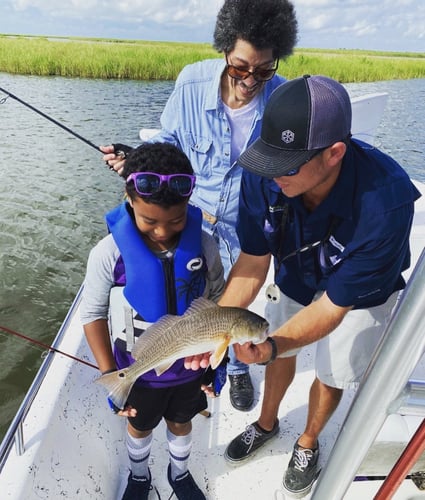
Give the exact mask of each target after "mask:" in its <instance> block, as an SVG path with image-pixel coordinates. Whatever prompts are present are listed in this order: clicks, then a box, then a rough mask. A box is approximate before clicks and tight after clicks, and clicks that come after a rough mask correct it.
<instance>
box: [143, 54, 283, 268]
mask: <svg viewBox="0 0 425 500" xmlns="http://www.w3.org/2000/svg"><path fill="white" fill-rule="evenodd" d="M224 69H225V61H224V59H210V60H204V61H200V62H197V63H195V64H190V65H188V66H186V67H185V68H184V69H183V70H182V71H181V73H180V75H179V76H178V78H177V80H176V85H175V88H174V90H173V92H172V94H171V96H170V98H169V99H168V102H167V104H166V106H165V108H164V111H163V113H162V115H161V131H160V132H159V134H157V135H155V136H154V137H153V138H152V139H151V141H161V142H169V143H172V144H174V145H175V146H177V147H179V148H180V149H181V150H182V151H184V153H186V155H187V156H188V157H189V159H190V162H191V164H192V167H193V169H194V171H195V175H196V186H195V189H194V191H193V194H192V196H191V203H193V204H194V205H196V206H198V207H200V208H201V209H202V210H203V211H205V212H207V213H208V214H210V215H212V216H213V217H215V218H216V219H217V222H216V223H215V224H211V223H210V222H208V221H207V220H204V228H205V229H206V230H207V231H208V232H209V233H211V234H213V235H214V237H215V238H216V240H217V241H218V244H219V246H220V255H221V258H222V261H223V266H224V269H225V274H226V276H227V274H228V273H229V271H230V268H231V266H232V265H233V263H234V262H235V260H236V259H237V257H238V255H239V252H240V247H239V241H238V237H237V234H236V220H237V215H238V205H239V191H240V181H241V175H242V168H241V167H240V166H239V165H238V164H237V163H236V162H234V163H233V164H231V159H230V152H231V130H230V125H229V122H228V120H227V117H226V114H225V111H224V106H223V101H222V100H221V96H220V80H221V75H222V74H223V71H224ZM284 81H285V80H284V79H283V78H282V77H280V76H278V75H275V76H274V77H273V78H272V79H271V80H270V81H268V82H266V83H265V85H264V88H263V90H262V91H261V94H260V95H259V96H258V97H259V98H258V101H257V107H256V109H255V114H254V119H253V123H252V126H251V131H250V133H249V136H248V137H247V138H246V143H245V148H246V147H247V146H248V145H249V144H251V143H252V142H253V141H254V140H255V139H256V138H257V137H258V136H259V134H260V129H261V118H262V115H263V111H264V107H265V105H266V102H267V100H268V98H269V96H270V94H271V92H272V91H273V90H274V89H275V88H276V87H277V86H278V85H280V84H281V83H283V82H284ZM245 148H244V149H245Z"/></svg>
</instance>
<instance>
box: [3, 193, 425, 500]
mask: <svg viewBox="0 0 425 500" xmlns="http://www.w3.org/2000/svg"><path fill="white" fill-rule="evenodd" d="M421 187H422V191H423V192H425V190H424V188H425V187H424V186H423V185H422V186H421ZM415 221H416V222H420V224H415V229H414V231H413V233H412V245H413V248H412V250H413V255H414V258H415V259H417V257H418V256H419V253H420V252H421V250H422V249H423V248H424V246H425V224H424V222H425V200H424V199H421V200H420V202H419V203H418V205H417V213H416V216H415ZM264 300H265V299H264V294H260V297H259V299H258V300H257V301H256V303H255V304H254V307H253V309H254V310H256V311H257V312H259V313H262V311H263V308H264ZM65 332H66V335H64V337H63V340H62V341H61V342H60V343H59V344H58V345H56V346H55V347H56V348H57V349H60V350H62V351H64V352H67V353H71V354H74V355H76V356H77V357H80V358H83V359H86V360H91V361H92V358H91V355H90V353H89V350H88V347H87V345H86V342H85V339H84V335H83V331H82V327H81V325H80V322H79V314H78V308H76V309H75V310H74V312H73V314H72V315H71V316H70V318H68V320H67V321H66V323H65ZM49 356H51V358H52V362H51V366H50V368H49V369H48V370H47V373H46V377H45V379H44V382H43V384H42V385H41V388H40V390H39V391H38V393H37V394H36V396H35V399H34V401H33V403H32V405H31V407H30V409H29V412H28V415H27V416H26V418H25V420H24V424H23V442H24V447H25V452H24V453H23V454H22V455H21V456H18V455H17V454H16V450H15V447H13V448H12V450H11V452H10V455H9V458H8V460H7V461H6V463H5V465H4V468H3V470H2V472H1V474H0V491H1V494H0V497H1V498H2V499H3V498H5V499H6V498H7V499H13V500H17V499H20V500H24V499H25V500H33V499H34V500H35V499H53V498H55V499H56V498H68V499H84V500H85V499H99V500H118V499H120V498H121V495H122V491H123V488H124V487H125V483H126V479H127V475H128V459H127V456H126V449H125V442H124V435H125V419H124V418H120V417H117V416H115V415H113V414H112V413H111V412H110V410H109V409H108V406H107V402H106V393H105V391H104V389H103V388H102V387H101V386H99V385H97V384H94V383H93V380H94V379H95V378H96V377H97V376H98V372H97V371H96V370H95V369H93V368H91V367H89V366H86V365H83V364H81V363H78V362H76V361H73V360H71V359H69V358H67V357H64V356H62V355H59V354H57V353H56V354H53V353H50V355H49ZM313 357H314V348H313V347H311V346H310V347H307V348H305V349H304V351H303V352H302V354H300V356H299V359H298V370H297V375H296V379H295V382H294V383H293V385H292V386H291V388H290V389H289V391H288V394H287V396H286V397H285V399H284V401H283V402H282V404H281V408H280V412H279V419H280V432H279V435H278V436H277V437H276V438H274V439H273V440H272V441H270V443H269V444H267V445H266V446H265V447H264V449H261V450H259V451H258V452H257V453H256V455H255V456H254V457H253V458H252V459H250V460H248V461H247V462H246V463H245V464H243V465H240V466H237V467H234V466H230V465H229V464H227V463H226V462H225V460H224V458H223V454H224V450H225V448H226V446H227V444H228V443H229V441H230V440H231V439H233V438H234V437H235V436H236V435H237V434H238V433H239V432H241V431H243V430H244V428H245V426H246V425H248V424H249V423H251V422H252V421H254V420H255V419H256V418H257V417H258V415H259V412H260V404H261V394H262V390H263V372H264V367H261V366H257V365H254V366H252V367H251V373H252V377H253V381H254V385H255V405H254V407H253V409H252V410H251V411H250V412H247V413H243V412H239V411H237V410H235V409H233V407H232V406H231V405H230V402H229V397H228V384H226V385H225V387H224V389H223V392H222V394H221V396H220V397H219V398H217V399H213V400H210V401H209V409H210V411H211V417H210V418H206V417H204V416H202V415H197V416H196V417H195V419H194V421H193V429H194V430H193V436H194V445H193V451H192V455H191V459H190V470H191V472H192V474H193V476H194V477H195V479H196V481H197V482H198V484H199V485H200V487H201V488H202V489H203V490H204V492H205V493H206V495H207V498H208V499H211V500H233V499H234V498H243V499H244V500H245V499H246V500H258V499H259V498H261V499H270V500H273V499H278V500H282V499H284V498H285V496H284V495H283V493H282V489H281V481H282V476H283V473H284V470H285V468H286V465H287V463H288V461H289V459H290V455H291V452H292V447H293V444H294V442H295V440H296V439H297V437H298V435H299V434H300V432H301V431H302V429H303V426H304V422H305V417H306V411H307V408H306V403H307V398H308V390H309V387H310V383H311V382H312V380H313V377H314V371H313ZM414 378H421V379H422V380H425V362H424V361H423V360H422V361H421V362H420V363H419V365H418V367H417V369H416V370H415V373H414ZM352 399H353V392H349V391H348V392H346V393H345V395H344V397H343V400H342V402H341V404H340V406H339V408H338V409H337V411H336V413H335V414H334V415H333V417H332V419H331V420H330V422H329V423H328V425H327V426H326V428H325V430H324V431H323V433H322V435H321V440H320V445H321V456H320V462H321V464H324V463H325V462H326V461H327V458H328V456H329V453H330V451H331V448H332V446H333V444H334V442H335V439H336V437H337V435H338V432H339V430H340V428H341V424H342V422H343V420H344V417H345V414H346V412H347V411H348V408H349V406H350V404H351V401H352ZM421 421H422V419H421V418H420V417H402V416H400V415H396V414H395V415H390V417H389V418H388V419H387V421H386V423H385V425H384V427H383V429H382V431H381V433H380V434H379V436H378V438H377V440H376V443H375V445H374V447H373V448H372V449H371V451H370V453H371V459H370V460H366V461H365V463H364V464H363V465H362V466H361V468H360V470H359V471H358V473H357V474H358V475H361V476H368V475H379V476H382V475H385V474H387V473H388V472H389V471H390V470H391V468H392V466H393V464H394V463H395V461H396V459H397V458H398V456H399V454H400V453H401V451H402V450H403V448H404V447H405V446H406V444H407V442H408V441H409V439H410V438H411V436H412V435H413V434H414V432H415V430H416V428H417V427H418V425H419V423H420V422H421ZM365 425H367V422H365ZM347 460H350V450H347ZM167 465H168V451H167V445H166V440H165V426H164V424H163V423H161V424H160V426H159V427H158V428H157V429H156V430H155V432H154V444H153V449H152V454H151V457H150V467H151V472H152V476H153V484H154V486H155V487H156V489H157V492H158V494H159V497H160V498H161V499H168V498H169V497H170V495H171V489H170V487H169V485H168V482H167V479H166V468H167ZM415 470H425V464H424V463H422V462H420V463H418V464H417V466H416V469H415ZM381 483H382V481H380V480H374V481H356V482H353V483H352V486H351V487H350V489H349V491H348V492H347V494H346V495H345V496H344V499H345V500H359V499H366V500H367V499H372V498H373V496H374V494H375V492H376V491H377V490H378V489H379V487H380V485H381ZM158 494H157V493H156V492H153V493H152V498H158ZM307 498H309V497H307ZM393 498H394V499H395V500H408V499H409V500H412V499H420V498H425V492H420V491H419V490H418V489H417V488H416V487H415V486H414V484H413V482H412V481H410V480H406V481H404V482H403V484H402V485H401V487H400V488H399V490H398V491H397V493H396V494H395V496H394V497H393ZM329 500H333V499H329ZM334 500H339V499H334Z"/></svg>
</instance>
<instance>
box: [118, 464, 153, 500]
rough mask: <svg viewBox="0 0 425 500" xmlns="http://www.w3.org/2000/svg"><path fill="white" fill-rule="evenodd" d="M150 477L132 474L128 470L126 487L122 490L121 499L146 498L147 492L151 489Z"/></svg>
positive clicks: (138, 499)
mask: <svg viewBox="0 0 425 500" xmlns="http://www.w3.org/2000/svg"><path fill="white" fill-rule="evenodd" d="M151 482H152V477H151V473H150V471H149V477H145V476H142V477H138V476H133V474H132V473H131V472H130V474H129V476H128V483H127V488H126V489H125V491H124V495H123V497H122V500H148V496H149V492H150V491H151V490H152V485H151Z"/></svg>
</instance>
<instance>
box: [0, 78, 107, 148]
mask: <svg viewBox="0 0 425 500" xmlns="http://www.w3.org/2000/svg"><path fill="white" fill-rule="evenodd" d="M0 91H1V92H4V93H5V94H7V96H8V97H11V98H12V99H15V101H18V102H19V103H21V104H23V105H24V106H26V107H27V108H29V109H31V110H32V111H35V112H36V113H38V114H39V115H40V116H42V117H43V118H46V119H47V120H49V121H51V122H52V123H54V124H55V125H57V126H58V127H60V128H62V129H63V130H66V132H69V133H70V134H72V135H73V136H74V137H76V138H77V139H80V141H83V142H84V143H86V144H88V145H89V146H91V147H92V148H94V149H95V150H96V151H97V152H98V153H99V152H100V149H99V146H96V144H94V143H93V142H91V141H89V140H88V139H86V138H85V137H83V136H82V135H80V134H77V132H74V131H73V130H71V129H70V128H68V127H67V126H66V125H63V124H62V123H60V122H58V121H57V120H55V119H54V118H52V117H51V116H49V115H46V113H43V112H42V111H40V110H39V109H37V108H35V107H34V106H31V104H28V103H27V102H25V101H23V100H22V99H20V98H19V97H18V96H16V95H14V94H12V93H11V92H8V91H7V90H5V89H4V88H2V87H0ZM6 101H7V97H3V98H2V99H0V104H4V103H5V102H6Z"/></svg>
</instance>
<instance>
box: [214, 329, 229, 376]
mask: <svg viewBox="0 0 425 500" xmlns="http://www.w3.org/2000/svg"><path fill="white" fill-rule="evenodd" d="M230 340H231V338H230V335H226V336H225V338H224V340H223V341H222V342H220V344H218V346H217V347H216V349H215V351H214V352H213V353H212V354H211V357H210V365H211V368H212V369H213V370H215V369H216V368H217V366H218V365H219V364H220V363H221V362H222V361H223V358H224V356H225V355H226V352H227V348H228V347H229V345H230Z"/></svg>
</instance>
